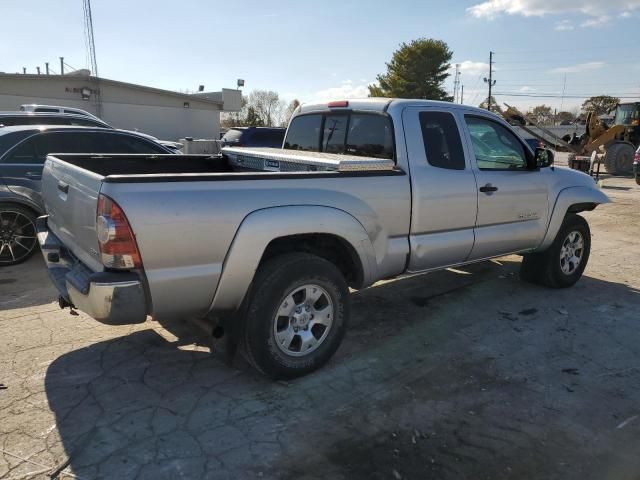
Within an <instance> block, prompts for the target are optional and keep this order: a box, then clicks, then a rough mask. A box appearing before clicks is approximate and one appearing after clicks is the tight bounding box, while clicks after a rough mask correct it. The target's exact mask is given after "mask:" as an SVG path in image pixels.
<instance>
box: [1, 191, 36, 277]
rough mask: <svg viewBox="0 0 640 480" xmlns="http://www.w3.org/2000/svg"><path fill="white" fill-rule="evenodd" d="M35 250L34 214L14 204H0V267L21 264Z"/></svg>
mask: <svg viewBox="0 0 640 480" xmlns="http://www.w3.org/2000/svg"><path fill="white" fill-rule="evenodd" d="M37 249H38V240H37V238H36V215H35V214H34V212H33V211H31V210H29V209H28V208H25V207H22V206H20V205H16V204H11V203H3V204H0V267H7V266H10V265H17V264H19V263H22V262H24V261H26V260H28V259H29V258H31V256H32V255H33V254H34V253H35V251H36V250H37Z"/></svg>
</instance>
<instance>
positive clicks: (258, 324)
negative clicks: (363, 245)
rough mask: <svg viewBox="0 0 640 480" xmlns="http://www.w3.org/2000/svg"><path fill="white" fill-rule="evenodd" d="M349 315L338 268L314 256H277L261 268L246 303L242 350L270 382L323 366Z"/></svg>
mask: <svg viewBox="0 0 640 480" xmlns="http://www.w3.org/2000/svg"><path fill="white" fill-rule="evenodd" d="M348 317H349V289H348V287H347V284H346V282H345V279H344V277H343V275H342V273H341V272H340V270H338V268H337V267H336V266H335V265H333V264H332V263H331V262H329V261H327V260H325V259H323V258H320V257H318V256H316V255H311V254H307V253H292V254H287V255H282V256H278V257H276V258H273V259H271V260H269V261H267V262H266V263H265V264H264V265H263V266H261V267H260V269H259V270H258V273H257V274H256V278H255V281H254V284H253V288H252V291H251V294H250V297H249V299H248V303H247V309H246V317H245V324H244V335H243V337H244V338H243V339H244V342H243V347H244V348H243V350H244V352H245V354H246V357H247V359H248V361H249V362H250V363H251V364H252V365H253V366H254V367H255V368H256V369H258V370H259V371H261V372H262V373H264V374H266V375H268V376H270V377H272V378H274V379H282V378H294V377H298V376H301V375H304V374H307V373H309V372H312V371H313V370H316V369H317V368H319V367H321V366H322V365H324V364H325V363H326V362H327V361H328V360H329V359H330V358H331V356H332V355H333V354H334V353H335V351H336V350H337V349H338V347H339V345H340V343H341V342H342V338H343V337H344V333H345V329H346V325H347V319H348Z"/></svg>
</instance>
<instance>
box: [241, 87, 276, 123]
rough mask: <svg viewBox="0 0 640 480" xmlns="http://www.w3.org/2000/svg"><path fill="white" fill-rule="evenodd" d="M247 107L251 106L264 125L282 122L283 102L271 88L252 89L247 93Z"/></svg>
mask: <svg viewBox="0 0 640 480" xmlns="http://www.w3.org/2000/svg"><path fill="white" fill-rule="evenodd" d="M248 107H251V108H253V110H254V111H255V113H256V115H257V116H258V117H259V118H260V119H261V120H262V123H263V124H264V126H266V127H274V126H277V125H281V124H282V119H283V116H284V113H285V103H284V102H283V101H282V100H280V96H279V95H278V93H277V92H274V91H272V90H254V91H253V92H251V93H250V94H249V101H248Z"/></svg>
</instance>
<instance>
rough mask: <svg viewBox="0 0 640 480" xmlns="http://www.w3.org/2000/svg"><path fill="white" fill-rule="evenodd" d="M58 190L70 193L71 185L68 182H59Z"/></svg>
mask: <svg viewBox="0 0 640 480" xmlns="http://www.w3.org/2000/svg"><path fill="white" fill-rule="evenodd" d="M58 190H60V191H61V192H62V193H65V194H66V193H69V185H68V184H67V183H62V182H60V183H58Z"/></svg>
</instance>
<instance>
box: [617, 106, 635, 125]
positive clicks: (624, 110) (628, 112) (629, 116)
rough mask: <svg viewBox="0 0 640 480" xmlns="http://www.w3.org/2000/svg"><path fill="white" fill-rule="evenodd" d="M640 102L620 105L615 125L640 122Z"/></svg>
mask: <svg viewBox="0 0 640 480" xmlns="http://www.w3.org/2000/svg"><path fill="white" fill-rule="evenodd" d="M639 107H640V104H637V103H628V104H626V105H618V108H617V109H616V118H615V121H614V125H638V124H640V108H639Z"/></svg>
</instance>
